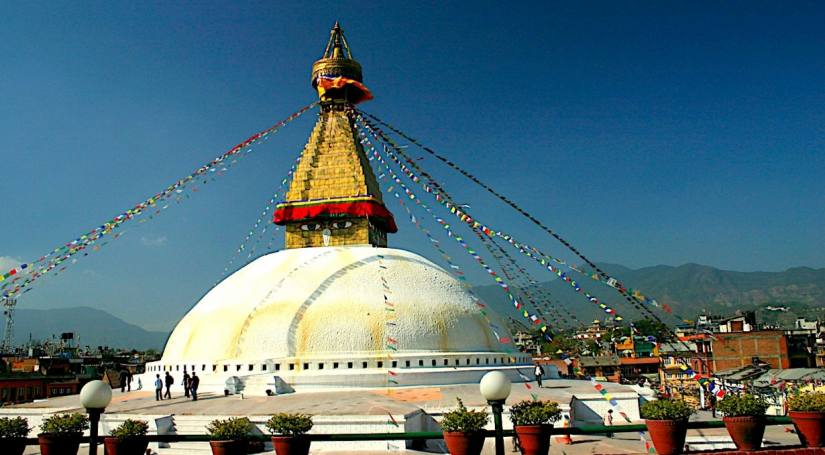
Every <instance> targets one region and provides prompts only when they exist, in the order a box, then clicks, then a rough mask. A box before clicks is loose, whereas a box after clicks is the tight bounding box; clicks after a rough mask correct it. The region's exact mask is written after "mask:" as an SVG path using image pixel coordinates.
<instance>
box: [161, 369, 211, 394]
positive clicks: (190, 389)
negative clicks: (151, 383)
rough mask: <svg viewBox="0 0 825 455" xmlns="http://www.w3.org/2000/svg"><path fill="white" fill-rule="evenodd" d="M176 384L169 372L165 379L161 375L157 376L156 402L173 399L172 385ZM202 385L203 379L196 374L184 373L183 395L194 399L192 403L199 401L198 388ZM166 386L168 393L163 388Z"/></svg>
mask: <svg viewBox="0 0 825 455" xmlns="http://www.w3.org/2000/svg"><path fill="white" fill-rule="evenodd" d="M174 383H175V378H173V377H172V375H171V374H170V373H169V372H168V371H167V372H166V375H165V377H164V378H163V379H161V377H160V374H156V375H155V401H161V400H163V399H167V400H168V399H171V398H172V390H171V389H172V384H174ZM200 383H201V378H199V377H198V375H197V374H195V372H194V371H193V372H192V375H191V376H190V375H189V373H188V372H187V371H186V370H184V371H183V393H184V396H186V398H189V397H190V396H191V397H192V401H198V386H199V385H200ZM164 385H165V386H166V393H163V386H164Z"/></svg>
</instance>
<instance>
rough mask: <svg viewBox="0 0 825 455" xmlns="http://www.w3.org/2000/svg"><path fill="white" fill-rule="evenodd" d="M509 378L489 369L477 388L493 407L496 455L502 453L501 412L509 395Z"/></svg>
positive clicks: (502, 430) (501, 454)
mask: <svg viewBox="0 0 825 455" xmlns="http://www.w3.org/2000/svg"><path fill="white" fill-rule="evenodd" d="M510 386H511V382H510V378H508V377H507V375H506V374H504V373H502V372H501V371H491V372H489V373H487V374H485V375H484V376H483V377H482V378H481V382H480V383H479V384H478V388H479V390H480V391H481V396H483V397H484V399H485V400H487V404H489V405H490V407H491V408H493V423H494V424H495V427H496V437H495V439H496V455H504V433H503V432H504V428H503V426H502V424H501V412H502V411H503V410H504V401H505V400H507V397H509V396H510Z"/></svg>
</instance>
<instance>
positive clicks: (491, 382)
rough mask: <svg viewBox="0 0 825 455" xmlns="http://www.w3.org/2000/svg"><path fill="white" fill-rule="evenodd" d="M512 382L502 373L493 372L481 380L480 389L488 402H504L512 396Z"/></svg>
mask: <svg viewBox="0 0 825 455" xmlns="http://www.w3.org/2000/svg"><path fill="white" fill-rule="evenodd" d="M510 387H511V382H510V378H508V377H507V375H505V374H504V373H502V372H501V371H491V372H489V373H487V374H485V375H484V376H483V377H482V378H481V382H480V383H479V384H478V388H479V389H480V390H481V395H482V396H483V397H484V399H485V400H487V401H488V402H490V401H502V402H503V401H504V400H506V399H507V397H509V396H510Z"/></svg>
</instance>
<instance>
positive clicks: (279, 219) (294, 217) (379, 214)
mask: <svg viewBox="0 0 825 455" xmlns="http://www.w3.org/2000/svg"><path fill="white" fill-rule="evenodd" d="M336 216H352V217H370V218H375V219H376V221H379V222H382V223H383V224H384V227H385V228H386V229H387V232H390V233H392V232H398V226H396V224H395V219H394V218H393V216H392V213H390V211H389V210H387V208H386V207H384V204H381V203H380V202H378V201H355V202H333V203H324V202H322V203H318V204H312V205H297V206H293V205H285V206H282V207H278V209H277V210H275V216H274V217H273V221H274V222H275V224H280V225H283V224H286V223H290V222H298V221H304V220H310V219H313V218H317V217H336Z"/></svg>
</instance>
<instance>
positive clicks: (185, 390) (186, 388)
mask: <svg viewBox="0 0 825 455" xmlns="http://www.w3.org/2000/svg"><path fill="white" fill-rule="evenodd" d="M192 373H193V374H194V371H193V372H192ZM183 396H185V397H186V398H189V373H187V372H186V370H184V371H183Z"/></svg>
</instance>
